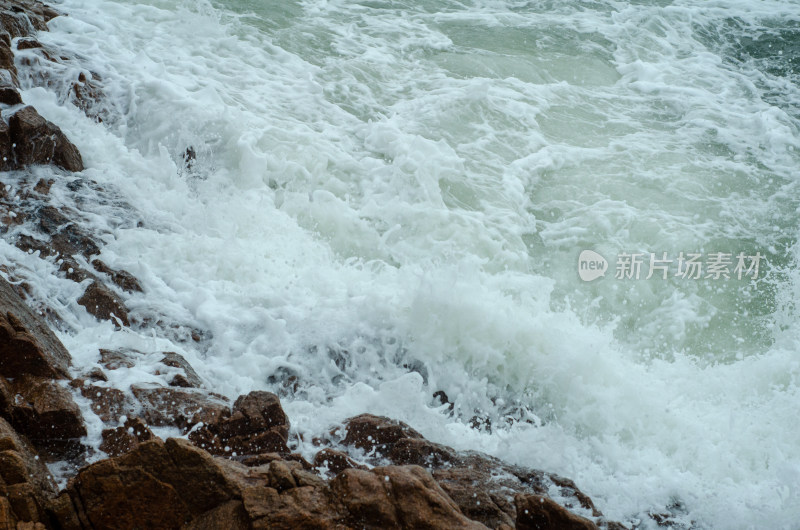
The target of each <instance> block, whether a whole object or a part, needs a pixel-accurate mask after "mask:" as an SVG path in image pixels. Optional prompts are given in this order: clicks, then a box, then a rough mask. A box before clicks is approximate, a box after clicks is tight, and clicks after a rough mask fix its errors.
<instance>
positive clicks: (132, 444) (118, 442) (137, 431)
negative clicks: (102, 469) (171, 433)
mask: <svg viewBox="0 0 800 530" xmlns="http://www.w3.org/2000/svg"><path fill="white" fill-rule="evenodd" d="M154 438H155V435H154V434H153V432H152V431H151V430H150V429H148V428H147V425H145V424H144V422H142V420H140V419H139V418H131V419H129V420H127V421H126V422H125V423H124V424H123V425H122V426H120V427H117V428H116V429H105V430H103V443H101V444H100V450H101V451H104V452H105V453H107V454H108V456H120V455H124V454H125V453H130V452H131V451H132V450H133V449H135V448H136V447H137V446H138V445H139V444H140V443H142V442H146V441H148V440H153V439H154Z"/></svg>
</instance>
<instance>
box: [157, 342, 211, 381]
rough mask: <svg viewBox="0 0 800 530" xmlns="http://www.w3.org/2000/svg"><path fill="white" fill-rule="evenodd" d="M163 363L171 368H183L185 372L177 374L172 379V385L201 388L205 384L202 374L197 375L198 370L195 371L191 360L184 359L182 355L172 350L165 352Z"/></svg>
mask: <svg viewBox="0 0 800 530" xmlns="http://www.w3.org/2000/svg"><path fill="white" fill-rule="evenodd" d="M161 363H162V364H164V365H165V366H169V367H171V368H180V369H181V370H183V374H177V375H176V376H175V377H174V378H173V379H172V380H171V381H170V385H172V386H180V387H192V388H199V387H201V386H203V381H202V380H201V379H200V376H199V375H197V372H195V371H194V368H192V365H191V364H189V362H188V361H187V360H186V359H184V358H183V356H182V355H180V354H178V353H175V352H171V351H170V352H165V353H164V358H163V359H161Z"/></svg>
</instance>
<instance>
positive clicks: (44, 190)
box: [33, 179, 55, 195]
mask: <svg viewBox="0 0 800 530" xmlns="http://www.w3.org/2000/svg"><path fill="white" fill-rule="evenodd" d="M53 182H55V181H54V180H53V179H47V180H45V179H39V181H38V182H37V183H36V186H34V187H33V191H35V192H36V193H41V194H42V195H47V194H48V193H50V187H51V186H52V185H53Z"/></svg>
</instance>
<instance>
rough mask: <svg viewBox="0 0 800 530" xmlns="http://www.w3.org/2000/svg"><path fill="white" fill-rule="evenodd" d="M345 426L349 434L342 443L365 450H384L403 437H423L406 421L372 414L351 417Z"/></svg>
mask: <svg viewBox="0 0 800 530" xmlns="http://www.w3.org/2000/svg"><path fill="white" fill-rule="evenodd" d="M345 426H346V428H347V435H346V436H345V439H344V441H343V442H342V443H344V444H345V445H354V446H356V447H358V448H359V449H364V450H365V451H372V450H376V451H377V452H383V451H387V450H389V449H390V448H391V446H393V444H394V443H395V442H397V441H399V440H401V439H403V438H422V435H421V434H420V433H418V432H417V431H415V430H414V429H412V428H411V427H409V426H408V425H406V424H405V423H402V422H399V421H395V420H392V419H389V418H385V417H383V416H373V415H372V414H361V415H360V416H356V417H354V418H350V419H349V420H347V421H346V422H345Z"/></svg>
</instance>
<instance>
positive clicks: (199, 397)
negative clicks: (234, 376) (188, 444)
mask: <svg viewBox="0 0 800 530" xmlns="http://www.w3.org/2000/svg"><path fill="white" fill-rule="evenodd" d="M131 391H132V392H133V395H134V396H135V397H136V399H138V400H139V402H140V403H141V405H142V417H143V418H144V420H145V421H146V422H147V423H148V424H149V425H155V426H164V425H172V426H176V427H180V428H181V429H184V430H188V429H191V428H192V427H193V426H194V425H196V424H197V423H200V422H203V423H204V424H208V423H212V422H215V421H217V420H218V419H219V418H220V417H224V416H226V415H228V414H229V411H230V406H229V405H228V402H226V401H224V400H222V399H221V398H218V397H215V396H212V395H211V394H209V393H208V392H204V391H201V390H194V389H188V388H187V389H180V390H179V389H176V388H168V387H167V388H165V387H145V386H138V385H134V386H132V387H131ZM198 430H199V429H198ZM194 432H197V431H194Z"/></svg>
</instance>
